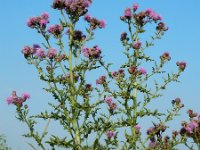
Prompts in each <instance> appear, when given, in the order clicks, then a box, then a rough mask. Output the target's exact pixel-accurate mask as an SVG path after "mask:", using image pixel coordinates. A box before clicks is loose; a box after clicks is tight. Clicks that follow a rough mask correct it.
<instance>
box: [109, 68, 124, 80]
mask: <svg viewBox="0 0 200 150" xmlns="http://www.w3.org/2000/svg"><path fill="white" fill-rule="evenodd" d="M124 76H125V73H124V70H123V69H119V70H118V71H113V72H112V77H113V78H118V77H124Z"/></svg>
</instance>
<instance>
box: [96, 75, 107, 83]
mask: <svg viewBox="0 0 200 150" xmlns="http://www.w3.org/2000/svg"><path fill="white" fill-rule="evenodd" d="M104 83H106V76H100V77H99V79H97V80H96V84H104Z"/></svg>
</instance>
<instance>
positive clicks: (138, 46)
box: [132, 41, 142, 50]
mask: <svg viewBox="0 0 200 150" xmlns="http://www.w3.org/2000/svg"><path fill="white" fill-rule="evenodd" d="M141 46H142V42H141V41H137V42H135V43H134V44H133V45H132V48H133V49H136V50H138V49H140V48H141Z"/></svg>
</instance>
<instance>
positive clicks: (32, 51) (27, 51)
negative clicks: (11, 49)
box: [22, 44, 67, 62]
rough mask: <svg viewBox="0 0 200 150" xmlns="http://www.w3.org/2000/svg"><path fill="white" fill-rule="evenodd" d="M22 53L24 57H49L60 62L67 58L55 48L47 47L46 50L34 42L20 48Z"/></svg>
mask: <svg viewBox="0 0 200 150" xmlns="http://www.w3.org/2000/svg"><path fill="white" fill-rule="evenodd" d="M22 53H23V54H24V57H25V58H29V57H32V58H39V59H41V60H42V59H44V58H46V57H47V58H49V59H55V60H56V61H58V62H60V61H62V60H65V59H67V58H66V55H65V54H59V55H58V51H57V50H56V49H55V48H49V49H48V51H47V52H46V51H45V50H44V49H43V48H41V47H40V46H39V45H38V44H34V45H33V47H30V46H25V47H24V48H23V49H22Z"/></svg>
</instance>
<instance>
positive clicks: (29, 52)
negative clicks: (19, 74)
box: [22, 44, 40, 58]
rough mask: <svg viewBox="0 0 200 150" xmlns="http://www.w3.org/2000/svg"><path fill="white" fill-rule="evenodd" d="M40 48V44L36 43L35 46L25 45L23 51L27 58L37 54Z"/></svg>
mask: <svg viewBox="0 0 200 150" xmlns="http://www.w3.org/2000/svg"><path fill="white" fill-rule="evenodd" d="M39 48H40V46H39V45H38V44H34V45H33V47H30V46H24V48H23V49H22V53H23V54H24V57H25V58H28V57H30V56H32V55H34V54H36V52H37V50H38V49H39Z"/></svg>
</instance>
